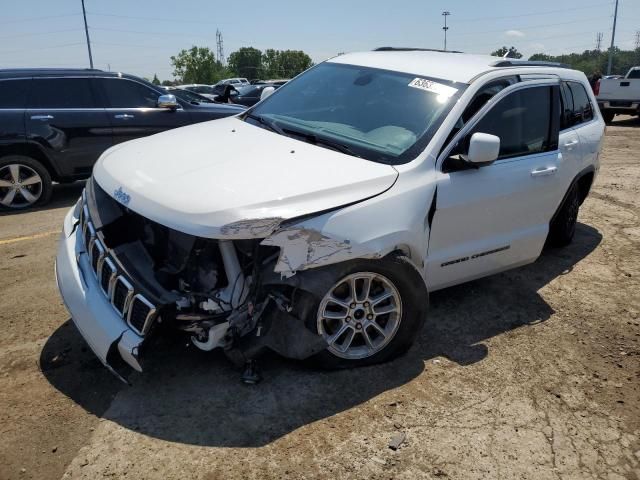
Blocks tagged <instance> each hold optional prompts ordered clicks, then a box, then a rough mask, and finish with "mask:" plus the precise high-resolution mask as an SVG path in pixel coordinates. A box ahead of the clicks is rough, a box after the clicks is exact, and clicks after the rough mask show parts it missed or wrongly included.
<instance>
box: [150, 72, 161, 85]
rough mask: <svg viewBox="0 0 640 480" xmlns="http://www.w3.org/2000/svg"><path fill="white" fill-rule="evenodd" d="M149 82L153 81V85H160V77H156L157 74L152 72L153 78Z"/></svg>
mask: <svg viewBox="0 0 640 480" xmlns="http://www.w3.org/2000/svg"><path fill="white" fill-rule="evenodd" d="M151 83H153V84H154V85H160V79H159V78H158V75H157V74H155V73H154V74H153V80H151Z"/></svg>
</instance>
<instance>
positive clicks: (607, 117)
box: [602, 110, 616, 124]
mask: <svg viewBox="0 0 640 480" xmlns="http://www.w3.org/2000/svg"><path fill="white" fill-rule="evenodd" d="M615 116H616V114H615V113H613V112H611V111H609V110H603V111H602V118H603V119H604V122H605V123H606V124H610V123H611V122H613V118H614V117H615Z"/></svg>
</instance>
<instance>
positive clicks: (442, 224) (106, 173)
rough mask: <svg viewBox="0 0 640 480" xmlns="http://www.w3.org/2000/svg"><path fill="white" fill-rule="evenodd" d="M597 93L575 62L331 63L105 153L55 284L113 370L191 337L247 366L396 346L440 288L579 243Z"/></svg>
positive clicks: (355, 359) (399, 56) (331, 363)
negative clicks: (211, 117) (236, 111)
mask: <svg viewBox="0 0 640 480" xmlns="http://www.w3.org/2000/svg"><path fill="white" fill-rule="evenodd" d="M596 106H597V103H596V100H595V98H594V97H593V94H592V92H591V89H590V88H589V83H588V82H587V79H586V78H585V76H584V74H582V73H580V72H578V71H575V70H571V69H569V68H565V67H563V66H561V65H554V64H544V63H532V62H525V61H518V60H510V59H500V58H496V57H489V56H475V55H466V54H461V53H445V52H438V51H426V50H417V49H416V50H410V49H390V48H385V49H380V50H378V51H373V52H365V53H353V54H347V55H342V56H339V57H336V58H334V59H331V60H329V61H326V62H324V63H321V64H319V65H317V66H315V67H313V68H311V69H310V70H308V71H306V72H305V73H303V74H302V75H300V76H298V77H297V78H296V79H294V80H292V81H291V82H289V83H287V84H286V85H285V86H283V87H282V88H280V89H279V90H277V91H276V92H275V93H274V94H273V95H272V96H270V97H269V98H267V99H266V100H264V101H262V102H260V103H258V104H257V105H256V106H255V107H253V108H252V109H250V110H249V111H247V112H246V113H243V114H241V115H239V116H236V117H232V118H227V119H222V120H216V121H213V122H207V123H201V124H197V125H192V126H188V127H184V128H179V129H176V130H172V131H169V132H166V133H161V134H158V135H154V136H151V137H147V138H142V139H139V140H133V141H131V142H128V143H125V144H120V145H117V146H115V147H113V148H111V149H110V150H108V151H106V152H105V153H104V154H103V155H102V157H101V158H100V160H99V161H98V163H97V164H96V166H95V168H94V173H93V177H92V178H91V180H90V181H88V183H87V187H86V191H85V192H84V193H83V196H82V198H81V199H80V200H79V202H78V204H77V205H76V206H75V208H73V209H72V210H71V211H70V212H69V214H68V215H67V217H66V219H65V221H64V230H63V233H62V238H61V241H60V246H59V251H58V256H57V280H58V285H59V288H60V292H61V294H62V297H63V298H64V300H65V303H66V305H67V308H68V309H69V311H70V312H71V315H72V317H73V320H74V321H75V324H76V325H77V327H78V328H79V330H80V332H81V333H82V335H83V336H84V338H85V339H86V340H87V342H88V343H89V345H90V346H91V348H92V349H93V351H94V352H95V354H96V355H97V356H98V357H99V358H100V360H101V361H102V362H103V363H104V364H105V365H107V366H108V367H110V368H111V369H112V370H117V371H118V372H120V374H122V372H121V370H120V368H121V367H122V366H124V365H125V364H129V365H130V366H132V367H133V368H135V369H137V370H141V363H140V358H141V355H140V347H141V346H142V345H143V343H148V342H149V339H150V337H153V336H154V335H161V334H165V335H166V334H171V332H176V331H182V332H186V334H187V335H189V336H190V337H191V341H192V342H193V344H194V345H196V346H197V347H199V348H201V349H203V350H212V349H214V348H218V347H221V348H223V349H224V351H225V352H226V353H227V355H228V356H229V357H230V358H231V359H232V360H234V361H238V362H242V361H246V360H250V359H252V358H255V357H256V356H257V355H258V354H259V353H260V352H261V351H262V350H264V349H266V348H269V349H272V350H275V351H276V352H278V353H280V354H282V355H284V356H287V357H289V358H295V359H312V360H313V361H314V362H315V363H317V364H320V365H322V366H325V367H330V368H331V367H333V368H337V367H348V366H357V365H366V364H372V363H376V362H381V361H385V360H389V359H391V358H393V357H395V356H397V355H399V354H401V353H402V352H404V351H405V350H406V349H407V348H408V347H409V346H410V345H411V343H412V341H413V339H414V338H415V337H416V336H417V335H418V332H419V330H420V328H421V327H422V324H423V320H424V318H425V315H426V312H427V298H428V292H430V291H434V290H437V289H441V288H444V287H447V286H450V285H455V284H459V283H462V282H466V281H469V280H472V279H476V278H479V277H482V276H485V275H490V274H493V273H496V272H500V271H503V270H506V269H510V268H513V267H517V266H519V265H524V264H527V263H531V262H533V261H534V260H535V259H536V258H537V257H538V256H539V255H540V252H541V250H542V248H543V246H544V245H545V244H546V243H550V244H554V245H566V244H568V243H569V242H570V241H571V239H572V237H573V235H574V231H575V227H576V218H577V215H578V208H579V206H580V204H581V203H582V202H583V200H584V199H585V197H586V196H587V194H588V192H589V189H590V187H591V184H592V182H593V179H594V176H595V175H596V173H597V171H598V156H599V153H600V149H601V141H602V136H603V132H604V122H603V120H602V118H601V116H600V113H599V111H598V109H597V108H595V107H596ZM151 345H152V344H151ZM147 346H149V345H147ZM149 348H151V347H150V346H149ZM122 360H124V362H122Z"/></svg>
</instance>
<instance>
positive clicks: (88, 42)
mask: <svg viewBox="0 0 640 480" xmlns="http://www.w3.org/2000/svg"><path fill="white" fill-rule="evenodd" d="M82 16H83V17H84V33H85V34H86V35H87V50H89V65H90V66H91V68H93V56H92V55H91V40H89V27H87V12H86V10H85V9H84V0H82Z"/></svg>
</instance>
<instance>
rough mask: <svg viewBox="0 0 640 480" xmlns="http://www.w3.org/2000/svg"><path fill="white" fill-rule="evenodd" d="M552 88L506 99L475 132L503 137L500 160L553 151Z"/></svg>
mask: <svg viewBox="0 0 640 480" xmlns="http://www.w3.org/2000/svg"><path fill="white" fill-rule="evenodd" d="M551 95H552V89H551V87H532V88H527V89H524V90H518V91H516V92H513V93H512V94H510V95H508V96H507V97H505V98H503V99H502V100H500V102H498V103H497V104H496V105H495V107H493V108H492V109H491V110H490V111H489V112H488V113H487V114H486V115H485V116H484V117H483V118H482V119H481V120H480V121H479V122H478V124H477V125H476V126H475V127H474V128H473V130H472V131H471V132H470V133H469V135H468V137H467V138H471V135H473V134H474V133H475V132H482V133H489V134H491V135H496V136H497V137H500V153H499V155H498V158H499V159H500V158H510V157H518V156H522V155H531V154H533V153H540V152H546V151H548V150H550V149H551V146H552V143H553V142H551V141H550V133H551V116H552V112H553V105H552V96H551Z"/></svg>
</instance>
